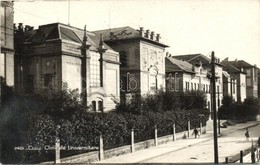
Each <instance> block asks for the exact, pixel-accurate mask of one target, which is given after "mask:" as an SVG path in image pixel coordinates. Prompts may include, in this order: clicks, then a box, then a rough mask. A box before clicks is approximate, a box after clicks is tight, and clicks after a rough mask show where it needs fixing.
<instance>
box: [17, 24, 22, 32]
mask: <svg viewBox="0 0 260 165" xmlns="http://www.w3.org/2000/svg"><path fill="white" fill-rule="evenodd" d="M18 30H19V31H23V23H19V26H18Z"/></svg>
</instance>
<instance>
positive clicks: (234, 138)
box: [95, 122, 260, 163]
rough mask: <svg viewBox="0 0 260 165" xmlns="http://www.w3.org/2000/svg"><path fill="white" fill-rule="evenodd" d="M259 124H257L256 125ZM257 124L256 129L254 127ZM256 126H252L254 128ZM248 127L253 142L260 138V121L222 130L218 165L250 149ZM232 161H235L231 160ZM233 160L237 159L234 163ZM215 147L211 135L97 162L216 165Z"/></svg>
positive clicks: (209, 133)
mask: <svg viewBox="0 0 260 165" xmlns="http://www.w3.org/2000/svg"><path fill="white" fill-rule="evenodd" d="M255 124H258V125H255ZM253 125H254V126H253ZM252 126H253V127H252ZM247 127H249V131H250V133H251V139H254V140H256V139H257V138H258V137H259V136H260V131H259V130H260V122H247V123H243V124H237V125H235V126H229V127H228V128H227V129H222V132H221V137H219V138H218V142H219V143H218V146H219V162H220V163H221V162H225V158H226V157H229V158H230V159H234V155H237V154H239V152H240V150H245V149H247V148H249V147H251V142H250V141H249V142H248V141H246V138H245V135H244V134H245V128H247ZM230 161H232V160H230ZM233 161H234V160H233ZM213 162H214V148H213V135H212V132H208V133H207V134H206V135H203V136H202V137H200V138H199V139H194V138H191V139H185V140H178V141H176V142H171V143H168V144H164V145H159V146H157V147H151V148H148V149H145V150H141V151H137V152H134V153H131V154H127V155H122V156H118V157H114V158H111V159H106V160H102V161H99V162H95V163H213Z"/></svg>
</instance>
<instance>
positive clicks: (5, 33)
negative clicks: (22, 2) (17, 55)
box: [0, 1, 14, 86]
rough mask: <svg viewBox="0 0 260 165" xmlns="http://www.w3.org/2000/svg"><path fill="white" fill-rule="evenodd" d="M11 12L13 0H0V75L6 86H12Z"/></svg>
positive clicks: (12, 41) (12, 45) (12, 40)
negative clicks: (11, 0)
mask: <svg viewBox="0 0 260 165" xmlns="http://www.w3.org/2000/svg"><path fill="white" fill-rule="evenodd" d="M13 13H14V12H13V2H8V1H1V5H0V15H1V24H0V25H1V28H0V33H1V41H0V42H1V52H0V77H3V78H5V79H6V84H7V85H8V86H14V37H13V35H14V34H13Z"/></svg>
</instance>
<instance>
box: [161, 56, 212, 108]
mask: <svg viewBox="0 0 260 165" xmlns="http://www.w3.org/2000/svg"><path fill="white" fill-rule="evenodd" d="M165 67H166V68H165V70H166V90H169V91H198V90H200V91H203V92H205V95H206V99H207V106H208V108H209V110H210V112H211V97H210V96H211V95H210V92H211V87H210V76H211V75H210V74H209V73H208V70H207V68H205V67H203V65H202V63H201V62H200V61H199V62H198V63H196V64H194V65H192V64H190V63H188V62H187V61H182V60H178V59H176V58H175V56H172V57H169V56H167V57H166V58H165Z"/></svg>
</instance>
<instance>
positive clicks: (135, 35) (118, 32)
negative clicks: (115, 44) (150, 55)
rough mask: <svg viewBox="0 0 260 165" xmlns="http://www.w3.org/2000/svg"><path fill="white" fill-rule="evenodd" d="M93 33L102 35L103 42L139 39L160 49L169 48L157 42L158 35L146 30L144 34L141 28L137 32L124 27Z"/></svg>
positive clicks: (158, 39)
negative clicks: (160, 47)
mask: <svg viewBox="0 0 260 165" xmlns="http://www.w3.org/2000/svg"><path fill="white" fill-rule="evenodd" d="M93 33H95V34H103V37H104V41H107V42H109V41H117V40H130V39H140V40H145V41H147V42H150V43H153V44H155V45H159V46H162V47H169V46H167V45H165V44H163V43H161V42H159V41H160V35H159V34H157V35H155V33H154V32H150V31H149V30H146V32H144V31H143V28H140V29H139V30H137V29H134V28H132V27H129V26H124V27H118V28H112V29H104V30H97V31H93Z"/></svg>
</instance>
